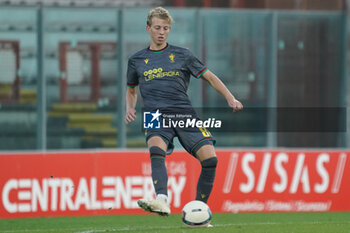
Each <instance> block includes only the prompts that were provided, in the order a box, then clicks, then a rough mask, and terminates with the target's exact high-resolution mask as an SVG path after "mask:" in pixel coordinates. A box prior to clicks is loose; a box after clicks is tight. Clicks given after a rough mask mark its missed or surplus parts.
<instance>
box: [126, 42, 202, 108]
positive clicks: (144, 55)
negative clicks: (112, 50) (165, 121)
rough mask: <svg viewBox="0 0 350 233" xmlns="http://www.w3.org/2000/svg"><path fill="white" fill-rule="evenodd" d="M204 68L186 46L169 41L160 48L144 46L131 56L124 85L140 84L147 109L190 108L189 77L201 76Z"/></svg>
mask: <svg viewBox="0 0 350 233" xmlns="http://www.w3.org/2000/svg"><path fill="white" fill-rule="evenodd" d="M206 70H207V68H206V67H205V66H204V65H203V64H202V63H201V62H200V61H199V60H198V59H197V58H196V57H195V56H194V55H193V54H192V53H191V51H190V50H188V49H185V48H181V47H177V46H173V45H169V44H168V45H167V47H165V48H164V49H162V50H160V51H152V50H150V49H149V48H145V49H143V50H141V51H139V52H137V53H135V54H134V55H132V56H131V57H130V59H129V62H128V71H127V84H128V86H131V87H133V86H137V85H139V87H140V92H141V96H142V99H143V104H144V108H146V109H158V108H186V107H192V106H191V102H190V100H189V98H188V95H187V88H188V85H189V82H190V77H191V75H192V76H194V77H196V78H200V76H201V75H202V74H203V73H204V72H205V71H206Z"/></svg>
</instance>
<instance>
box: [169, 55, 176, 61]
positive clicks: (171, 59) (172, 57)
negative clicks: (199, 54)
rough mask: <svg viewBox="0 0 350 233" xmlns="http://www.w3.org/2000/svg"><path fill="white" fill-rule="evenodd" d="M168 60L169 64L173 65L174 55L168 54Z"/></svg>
mask: <svg viewBox="0 0 350 233" xmlns="http://www.w3.org/2000/svg"><path fill="white" fill-rule="evenodd" d="M169 58H170V62H171V63H174V62H175V60H174V58H175V55H174V54H170V55H169Z"/></svg>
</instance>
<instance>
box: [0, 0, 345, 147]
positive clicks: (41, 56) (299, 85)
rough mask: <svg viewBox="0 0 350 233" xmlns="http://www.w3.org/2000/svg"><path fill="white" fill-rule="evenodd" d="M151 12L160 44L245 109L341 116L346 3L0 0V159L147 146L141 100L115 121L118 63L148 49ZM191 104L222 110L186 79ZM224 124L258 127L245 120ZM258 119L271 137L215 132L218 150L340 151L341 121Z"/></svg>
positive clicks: (216, 99)
mask: <svg viewBox="0 0 350 233" xmlns="http://www.w3.org/2000/svg"><path fill="white" fill-rule="evenodd" d="M155 6H165V7H166V8H167V9H168V10H169V11H170V13H171V15H172V16H173V18H174V20H175V24H174V25H173V26H172V30H171V33H170V36H169V39H168V41H169V43H171V44H174V45H177V46H182V47H187V48H189V49H190V50H192V51H193V52H194V53H195V54H196V56H198V58H200V59H201V60H202V61H203V62H204V63H205V64H206V65H207V66H208V67H209V69H210V70H212V71H213V72H214V73H215V74H217V75H218V76H219V77H220V78H221V79H222V80H223V81H224V82H225V84H226V85H227V86H228V88H229V89H230V90H231V91H232V92H233V93H234V95H235V96H236V97H237V98H238V99H239V100H240V101H241V102H242V103H243V104H244V106H245V108H246V109H250V108H251V109H259V108H269V109H275V108H285V107H288V108H341V109H345V111H346V109H347V106H348V105H349V101H348V99H349V96H350V95H349V91H348V90H349V85H348V79H349V73H348V67H349V64H350V63H349V61H348V60H347V53H348V48H349V47H348V38H349V33H348V32H349V30H348V27H349V26H348V25H349V23H348V21H349V17H348V10H347V2H346V1H345V0H283V1H280V0H216V1H214V0H0V150H4V151H8V150H46V149H81V148H145V147H146V144H145V139H144V135H143V133H142V132H141V130H140V128H141V120H142V116H141V105H142V100H141V99H139V100H140V101H139V104H138V117H137V121H136V122H135V123H132V124H129V125H125V124H124V121H123V117H124V113H125V91H126V75H125V74H126V68H127V67H126V66H127V59H128V57H129V56H130V55H132V54H133V53H135V52H136V51H138V50H140V49H142V48H145V47H146V46H148V41H149V36H148V34H147V33H146V30H145V26H146V17H147V13H148V11H149V10H150V9H151V8H153V7H155ZM189 96H190V98H191V100H192V102H193V105H194V106H196V107H212V108H216V107H226V101H225V100H224V99H223V97H221V96H220V95H219V94H217V93H216V92H215V90H214V89H212V88H211V87H209V86H208V84H207V83H205V82H201V81H198V80H195V79H193V81H192V82H191V84H190V88H189ZM234 117H235V121H234V122H239V124H243V125H244V124H251V122H254V121H255V120H254V119H256V115H255V114H254V111H247V113H244V111H243V112H242V113H240V114H237V115H235V116H234ZM344 117H345V118H344ZM256 120H257V121H259V120H260V121H261V119H256ZM262 120H263V121H264V122H265V123H266V124H267V125H269V130H266V131H263V132H262V131H257V132H254V131H253V132H244V131H242V132H217V133H215V134H214V136H215V137H216V139H217V146H220V147H269V148H271V147H307V148H321V147H327V148H347V147H349V146H350V143H349V140H350V137H349V135H348V133H347V125H346V124H345V125H343V130H337V131H334V132H333V131H332V132H280V131H278V130H274V129H276V127H278V125H280V124H282V125H287V126H288V125H290V124H293V122H278V121H276V116H275V115H274V114H271V115H267V117H266V118H265V119H262ZM343 120H344V121H345V122H348V121H349V120H350V116H346V115H345V116H344V114H340V115H339V122H342V121H343ZM289 127H293V125H290V126H289Z"/></svg>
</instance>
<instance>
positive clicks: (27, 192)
mask: <svg viewBox="0 0 350 233" xmlns="http://www.w3.org/2000/svg"><path fill="white" fill-rule="evenodd" d="M217 156H218V158H219V163H218V168H217V174H216V180H215V184H214V188H213V192H212V195H211V197H210V200H209V203H208V204H209V206H210V207H211V209H212V211H213V212H234V213H236V212H275V211H350V203H349V201H348V200H349V197H350V162H349V158H348V157H349V151H325V150H324V151H323V150H322V151H292V150H266V151H265V150H218V151H217ZM149 161H150V159H149V155H148V152H147V151H146V150H145V151H136V150H135V151H131V150H128V151H98V150H96V151H94V150H91V151H78V152H45V153H40V152H38V153H1V154H0V169H1V176H0V195H1V201H0V218H16V217H35V216H72V215H105V214H142V213H144V212H142V211H141V210H140V209H139V208H138V206H137V200H138V199H139V198H154V190H153V186H152V178H151V167H150V162H149ZM166 165H167V168H168V176H169V180H168V189H169V199H170V203H171V210H172V212H173V213H179V212H180V211H181V209H182V207H183V206H184V205H185V204H186V203H187V202H188V201H190V200H193V199H194V197H195V193H196V183H197V179H198V176H199V173H200V165H199V163H198V162H197V161H196V160H195V159H194V158H193V157H192V156H190V155H188V154H187V153H186V152H184V151H176V152H174V153H173V154H172V155H171V156H168V157H167V159H166Z"/></svg>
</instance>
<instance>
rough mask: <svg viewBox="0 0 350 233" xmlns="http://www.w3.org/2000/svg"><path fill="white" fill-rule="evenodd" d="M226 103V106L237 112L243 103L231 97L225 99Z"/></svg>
mask: <svg viewBox="0 0 350 233" xmlns="http://www.w3.org/2000/svg"><path fill="white" fill-rule="evenodd" d="M227 103H228V106H230V107H231V108H232V109H233V112H238V111H241V110H242V109H243V104H242V103H241V102H239V101H238V100H237V99H235V98H231V99H230V100H228V101H227Z"/></svg>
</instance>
